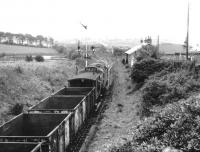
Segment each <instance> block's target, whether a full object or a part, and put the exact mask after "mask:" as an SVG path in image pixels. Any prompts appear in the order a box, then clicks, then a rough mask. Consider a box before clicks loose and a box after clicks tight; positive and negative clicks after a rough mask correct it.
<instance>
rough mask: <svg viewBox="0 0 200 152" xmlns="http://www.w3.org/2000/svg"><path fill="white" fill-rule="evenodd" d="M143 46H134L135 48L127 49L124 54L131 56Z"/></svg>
mask: <svg viewBox="0 0 200 152" xmlns="http://www.w3.org/2000/svg"><path fill="white" fill-rule="evenodd" d="M143 45H144V44H140V45H136V46H134V47H132V48H131V49H129V50H128V51H126V52H125V53H126V54H132V53H134V52H136V51H137V50H139V49H141V48H142V46H143Z"/></svg>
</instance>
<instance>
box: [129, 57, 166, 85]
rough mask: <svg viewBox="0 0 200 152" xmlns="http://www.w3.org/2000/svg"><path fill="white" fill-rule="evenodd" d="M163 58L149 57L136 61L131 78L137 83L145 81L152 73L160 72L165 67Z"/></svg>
mask: <svg viewBox="0 0 200 152" xmlns="http://www.w3.org/2000/svg"><path fill="white" fill-rule="evenodd" d="M165 64H167V63H165V62H164V61H163V60H156V59H153V58H147V59H144V60H141V61H139V62H136V63H135V64H134V65H133V67H132V70H131V78H132V80H133V81H134V82H136V83H141V82H144V81H145V80H146V79H147V78H148V77H149V76H150V75H152V74H154V73H155V72H159V71H160V70H162V69H163V68H164V67H165Z"/></svg>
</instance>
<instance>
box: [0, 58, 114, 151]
mask: <svg viewBox="0 0 200 152" xmlns="http://www.w3.org/2000/svg"><path fill="white" fill-rule="evenodd" d="M112 73H113V66H112V65H106V64H105V63H102V62H98V63H93V64H90V65H89V66H87V67H85V68H84V69H83V70H81V71H80V72H79V73H78V74H77V75H75V76H73V77H72V78H70V79H68V86H67V87H66V86H65V87H64V88H62V89H60V90H58V91H57V92H55V93H53V94H51V95H50V96H49V97H47V98H45V99H43V100H42V101H40V102H39V103H38V104H36V105H34V106H33V107H31V108H30V109H29V110H28V111H26V112H24V113H21V114H19V115H17V116H16V117H14V118H13V119H11V120H10V121H8V122H6V123H5V124H3V125H2V126H0V152H65V151H66V149H67V147H68V146H69V144H70V142H71V141H72V140H73V139H74V138H76V135H77V133H78V131H79V130H80V128H81V127H82V126H83V125H84V123H85V121H86V119H87V118H88V117H89V116H90V114H91V113H92V112H94V111H95V110H96V109H97V107H98V105H99V104H100V103H101V102H100V100H99V99H100V98H101V96H102V94H103V93H104V92H105V90H107V89H108V88H109V87H110V86H111V84H112V82H113V81H112V78H113V76H112Z"/></svg>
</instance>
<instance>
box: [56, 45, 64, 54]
mask: <svg viewBox="0 0 200 152" xmlns="http://www.w3.org/2000/svg"><path fill="white" fill-rule="evenodd" d="M53 48H54V49H55V50H56V51H57V52H58V53H61V54H62V53H66V52H67V49H66V47H64V46H61V45H54V46H53Z"/></svg>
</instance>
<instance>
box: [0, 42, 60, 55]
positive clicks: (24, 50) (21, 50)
mask: <svg viewBox="0 0 200 152" xmlns="http://www.w3.org/2000/svg"><path fill="white" fill-rule="evenodd" d="M38 54H40V55H56V54H58V53H57V52H56V51H55V49H53V48H38V47H29V46H26V47H24V46H17V45H5V44H0V56H1V55H2V57H3V56H10V55H13V56H14V55H38Z"/></svg>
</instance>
